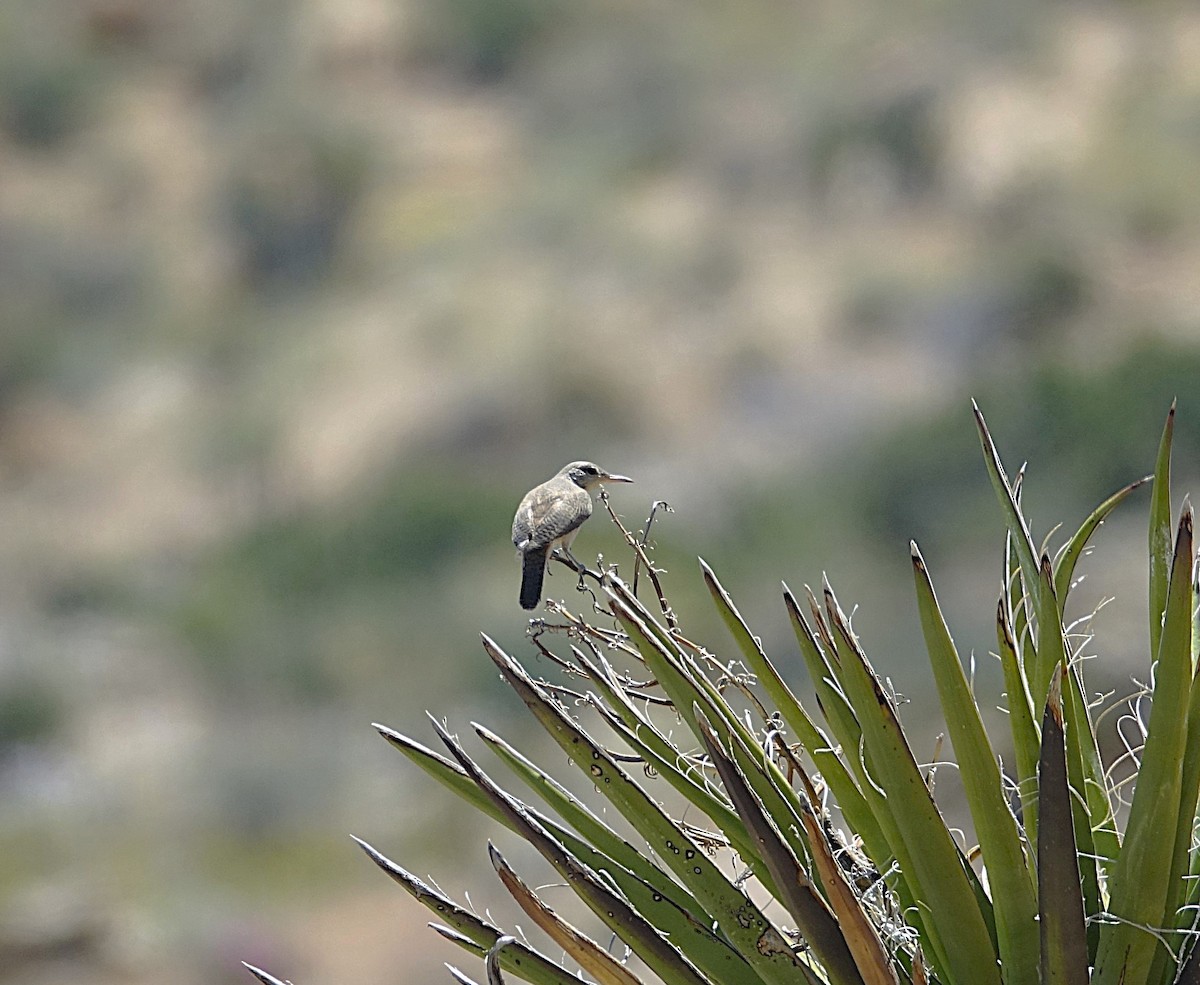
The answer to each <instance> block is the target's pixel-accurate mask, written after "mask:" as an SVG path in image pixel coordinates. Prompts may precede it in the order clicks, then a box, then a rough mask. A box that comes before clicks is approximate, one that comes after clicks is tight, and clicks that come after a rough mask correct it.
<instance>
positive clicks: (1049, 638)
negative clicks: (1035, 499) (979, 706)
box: [1033, 554, 1120, 912]
mask: <svg viewBox="0 0 1200 985" xmlns="http://www.w3.org/2000/svg"><path fill="white" fill-rule="evenodd" d="M1040 574H1041V584H1040V590H1039V592H1038V596H1039V598H1040V599H1041V600H1042V604H1043V605H1044V611H1043V610H1042V609H1039V611H1038V668H1039V671H1038V672H1039V674H1042V673H1044V672H1045V669H1046V668H1047V667H1048V669H1049V676H1047V677H1046V678H1045V680H1044V682H1043V680H1042V679H1041V678H1040V677H1039V679H1038V681H1037V683H1036V684H1035V685H1034V687H1035V689H1034V692H1033V693H1034V694H1036V695H1041V694H1045V693H1047V692H1048V690H1049V687H1050V681H1051V680H1052V679H1053V677H1054V674H1055V673H1056V672H1057V669H1058V667H1059V666H1066V667H1067V668H1068V673H1067V688H1066V694H1065V695H1064V696H1063V711H1064V714H1066V716H1067V721H1068V725H1069V727H1068V729H1067V746H1068V749H1067V769H1068V774H1069V776H1070V778H1071V783H1072V785H1073V786H1074V788H1075V789H1076V790H1078V791H1080V792H1081V793H1082V794H1083V797H1084V802H1085V804H1086V806H1087V814H1086V818H1084V816H1083V815H1079V817H1080V819H1081V822H1082V823H1081V830H1079V831H1076V832H1075V837H1076V838H1077V839H1078V841H1079V843H1080V844H1081V845H1083V846H1086V848H1087V851H1088V854H1089V855H1092V854H1093V853H1095V854H1096V855H1099V856H1100V858H1101V859H1102V860H1111V859H1115V858H1116V857H1117V852H1118V851H1119V849H1120V839H1119V836H1118V834H1117V826H1116V819H1115V818H1114V816H1113V810H1112V803H1111V801H1110V800H1109V797H1108V786H1107V784H1106V783H1105V778H1104V766H1103V764H1102V763H1101V761H1100V750H1099V747H1098V746H1097V745H1096V733H1095V730H1094V729H1093V728H1092V722H1091V717H1090V716H1089V715H1088V708H1087V699H1086V697H1085V695H1084V691H1083V685H1082V683H1081V682H1080V678H1079V673H1078V665H1077V664H1075V663H1072V662H1071V661H1070V659H1069V655H1068V651H1067V645H1066V639H1065V637H1064V634H1063V625H1062V607H1061V605H1060V603H1059V600H1058V597H1057V596H1056V594H1055V591H1054V576H1053V573H1052V571H1051V567H1050V558H1049V557H1048V556H1047V555H1045V554H1043V555H1042V564H1041V572H1040ZM1049 660H1053V661H1054V663H1053V664H1048V663H1047V661H1049ZM1085 824H1086V829H1087V830H1086V831H1085V830H1082V829H1083V827H1084V825H1085ZM1083 882H1084V887H1085V894H1086V896H1087V898H1088V901H1089V903H1093V902H1095V903H1096V905H1097V906H1098V905H1099V904H1098V899H1099V895H1098V890H1097V892H1095V893H1092V892H1091V891H1090V888H1089V887H1091V886H1092V885H1093V882H1094V880H1093V879H1092V876H1091V870H1090V865H1085V872H1084V876H1083ZM1089 912H1095V911H1089Z"/></svg>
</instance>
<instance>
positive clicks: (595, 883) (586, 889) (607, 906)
mask: <svg viewBox="0 0 1200 985" xmlns="http://www.w3.org/2000/svg"><path fill="white" fill-rule="evenodd" d="M433 727H434V730H435V731H436V732H437V733H438V737H439V738H440V739H441V740H442V742H444V743H445V745H446V748H447V749H449V750H450V754H451V755H452V756H453V757H454V758H455V759H456V760H457V761H458V764H459V765H460V766H461V767H462V768H463V769H464V770H465V771H466V773H467V775H468V776H469V777H470V778H471V779H472V780H473V781H474V782H475V783H477V784H479V787H480V789H481V790H483V792H484V793H485V794H487V795H488V797H490V798H491V799H492V801H493V802H494V803H495V804H496V806H497V807H499V808H500V810H501V811H502V812H504V813H505V814H506V815H507V816H508V818H509V820H510V821H511V822H512V825H513V826H515V827H516V829H517V831H518V833H519V834H520V835H521V836H522V837H523V838H524V839H525V840H526V841H528V842H529V843H530V844H531V845H533V847H534V848H536V849H537V850H538V852H539V853H540V854H541V856H542V857H543V858H544V859H545V860H546V861H547V862H549V863H550V864H551V865H552V866H553V867H554V869H555V870H556V871H557V872H558V873H559V875H561V876H562V877H563V878H564V879H565V880H566V881H567V884H568V885H569V886H570V887H571V889H572V891H573V892H574V893H575V895H576V896H578V897H579V898H580V899H581V900H582V901H583V903H584V904H585V905H586V906H587V907H588V909H590V910H591V911H592V912H593V913H594V914H595V915H596V916H597V917H599V918H600V920H601V922H603V923H604V925H605V926H607V927H608V928H609V930H611V931H612V932H613V933H614V934H616V935H617V936H618V937H620V938H621V940H623V941H625V942H626V943H627V944H628V945H629V946H630V947H632V948H634V949H635V950H636V951H637V953H638V955H639V957H641V959H642V960H643V961H645V962H646V965H647V966H648V967H649V968H650V969H651V970H652V971H653V972H654V973H655V974H656V975H658V977H659V978H661V979H662V980H663V982H664V983H666V985H707V982H706V980H705V977H704V976H703V975H702V974H701V972H700V971H699V970H698V969H697V968H696V967H695V965H693V964H692V962H691V961H689V960H688V958H687V957H685V956H684V954H683V953H682V952H681V951H680V950H679V949H678V948H677V947H676V946H675V944H674V943H672V942H670V941H668V940H667V939H666V938H665V937H663V936H662V934H660V933H659V932H658V930H656V929H655V927H654V925H653V924H651V923H650V922H649V921H648V920H646V918H645V917H643V916H642V915H641V914H640V913H638V912H637V911H636V910H635V909H634V908H633V907H632V906H630V904H629V902H628V900H626V899H625V898H624V896H622V895H621V894H620V893H618V892H615V891H614V889H613V888H612V884H611V882H610V881H608V880H607V879H603V878H601V877H600V875H599V874H598V873H596V872H595V871H594V870H593V869H591V868H590V867H589V866H587V865H585V864H584V863H583V862H582V861H580V860H579V859H578V858H576V857H575V856H574V855H572V854H571V853H570V852H569V851H568V850H567V848H566V846H565V845H564V844H563V843H562V842H561V841H558V840H556V839H555V838H554V837H553V836H552V835H551V834H550V832H549V831H548V830H547V829H546V828H545V827H543V826H542V825H541V824H539V823H538V822H537V821H536V820H535V819H534V817H533V815H532V814H531V813H530V812H529V811H528V810H526V809H525V807H524V805H523V804H521V803H520V802H519V801H517V800H516V799H515V798H513V797H511V796H509V795H508V794H507V793H505V792H504V791H503V790H502V789H501V788H500V787H499V786H497V785H496V784H495V783H494V782H493V781H492V779H491V778H490V777H489V776H488V775H487V774H486V773H485V772H484V771H483V770H482V769H480V767H479V765H478V764H477V763H476V762H475V761H474V760H473V759H472V758H471V757H470V756H468V755H467V753H466V751H465V750H464V749H463V748H462V746H461V745H460V744H459V742H458V740H457V739H456V738H454V736H452V735H451V734H450V733H449V732H448V731H447V730H446V729H445V728H443V727H442V726H441V725H439V724H438V723H437V722H436V721H434V722H433ZM606 779H608V777H607V776H606V773H605V771H604V770H602V769H601V771H600V774H599V775H598V776H597V782H598V783H604V782H606Z"/></svg>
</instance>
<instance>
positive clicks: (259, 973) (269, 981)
mask: <svg viewBox="0 0 1200 985" xmlns="http://www.w3.org/2000/svg"><path fill="white" fill-rule="evenodd" d="M242 967H243V968H245V969H246V970H247V971H248V972H250V974H252V975H253V976H254V977H255V978H257V979H258V980H259V981H260V982H262V983H263V985H291V982H281V981H280V980H279V979H278V978H276V977H275V976H274V975H268V974H267V973H266V972H265V971H263V970H262V969H261V968H255V967H254V965H252V964H246V962H245V961H243V962H242Z"/></svg>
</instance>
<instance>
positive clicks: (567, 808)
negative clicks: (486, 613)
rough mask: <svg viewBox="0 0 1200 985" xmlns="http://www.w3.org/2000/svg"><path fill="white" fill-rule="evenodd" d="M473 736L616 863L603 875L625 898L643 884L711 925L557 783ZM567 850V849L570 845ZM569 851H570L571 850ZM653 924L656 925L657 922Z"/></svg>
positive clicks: (493, 740)
mask: <svg viewBox="0 0 1200 985" xmlns="http://www.w3.org/2000/svg"><path fill="white" fill-rule="evenodd" d="M475 734H476V735H478V736H479V737H480V738H481V739H482V740H483V741H484V742H485V743H487V745H488V746H489V747H490V748H491V749H492V751H493V752H494V753H496V755H497V756H499V757H500V759H501V760H502V761H503V762H504V763H505V765H507V766H508V768H509V769H511V770H512V771H513V773H514V774H516V776H518V777H519V778H520V779H521V780H523V781H525V783H526V784H527V785H528V786H529V787H530V788H531V789H533V790H534V791H535V792H537V793H538V795H539V796H541V798H542V799H543V800H544V801H545V802H546V803H547V805H548V806H549V807H550V808H551V809H552V810H553V811H554V812H555V813H557V814H558V816H559V817H561V818H562V819H563V820H565V821H566V822H567V824H569V825H570V826H571V827H572V828H574V829H575V830H576V831H577V832H578V833H579V834H580V835H581V836H582V837H583V839H584V841H583V843H584V844H586V845H590V846H591V847H592V848H593V849H594V850H595V851H596V852H597V853H598V854H599V855H602V856H605V857H607V858H608V859H611V860H612V861H613V862H615V863H616V865H615V866H609V867H608V868H607V869H606V871H608V872H609V873H610V874H612V876H613V879H614V881H616V882H617V883H618V884H619V885H621V889H622V891H623V892H624V893H625V895H626V896H631V895H634V894H638V893H637V890H636V888H634V887H627V885H626V882H635V881H636V882H640V883H644V884H645V887H646V893H645V895H646V896H647V897H649V896H650V895H651V894H653V893H657V894H659V895H660V896H663V897H666V899H667V900H668V901H669V902H671V903H672V904H674V906H675V907H677V908H679V909H680V910H682V911H683V912H684V913H686V914H688V915H689V916H690V918H691V919H692V920H693V921H694V922H697V923H700V924H701V925H703V926H709V925H711V923H712V918H711V917H709V916H708V914H706V913H705V912H704V910H703V908H702V907H701V906H700V904H699V903H697V902H696V900H695V898H694V897H692V896H691V895H690V894H689V893H688V891H687V890H686V889H684V888H683V887H682V886H680V885H679V884H678V883H677V882H675V881H674V880H673V879H671V878H670V876H668V875H667V874H666V873H664V872H663V871H662V870H661V869H660V868H658V866H656V865H655V864H654V863H653V862H651V861H650V860H649V859H648V858H646V856H645V854H644V853H643V852H639V851H638V850H637V849H636V848H634V847H633V845H631V844H629V842H627V841H625V839H624V838H622V837H621V836H620V835H618V834H617V833H616V832H615V831H613V829H612V828H610V827H609V826H608V825H607V824H605V823H604V821H602V820H600V818H598V817H597V816H596V815H595V814H593V813H592V812H591V810H589V809H588V808H587V807H586V806H585V805H584V804H583V803H581V802H580V801H579V800H578V798H576V797H575V796H574V795H573V794H572V793H571V792H570V791H569V790H567V789H566V788H565V787H563V786H562V785H561V784H560V783H558V781H557V780H555V779H554V778H553V777H551V776H550V775H549V774H548V773H546V772H544V771H543V770H541V769H539V768H538V767H537V765H536V764H534V763H533V762H531V761H530V760H528V759H526V758H525V757H524V756H522V755H521V754H520V753H519V752H518V751H517V750H516V749H514V748H513V747H512V746H511V745H509V744H508V743H507V742H505V741H504V740H503V739H501V738H500V737H499V736H498V735H496V734H495V733H494V732H492V731H490V730H489V729H486V728H484V727H483V726H481V725H476V726H475ZM567 847H568V848H571V846H570V845H568V846H567ZM572 851H574V850H573V849H572ZM574 854H576V855H579V853H578V852H574ZM579 857H580V858H581V859H582V860H583V861H584V862H587V863H588V864H589V865H591V866H592V868H594V869H597V868H599V866H598V865H597V864H596V862H594V861H592V860H591V859H590V858H587V857H585V856H582V855H580V856H579ZM622 872H627V873H629V874H630V876H632V877H633V878H632V879H630V880H623V879H622V878H621V876H620V873H622ZM638 895H640V894H638ZM655 922H656V923H657V920H656V921H655Z"/></svg>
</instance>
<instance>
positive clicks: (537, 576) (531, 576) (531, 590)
mask: <svg viewBox="0 0 1200 985" xmlns="http://www.w3.org/2000/svg"><path fill="white" fill-rule="evenodd" d="M545 575H546V555H545V554H544V553H543V552H542V551H530V552H529V553H528V554H524V555H522V558H521V608H522V609H536V608H537V604H538V603H539V602H540V601H541V600H542V579H543V578H544V577H545Z"/></svg>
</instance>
